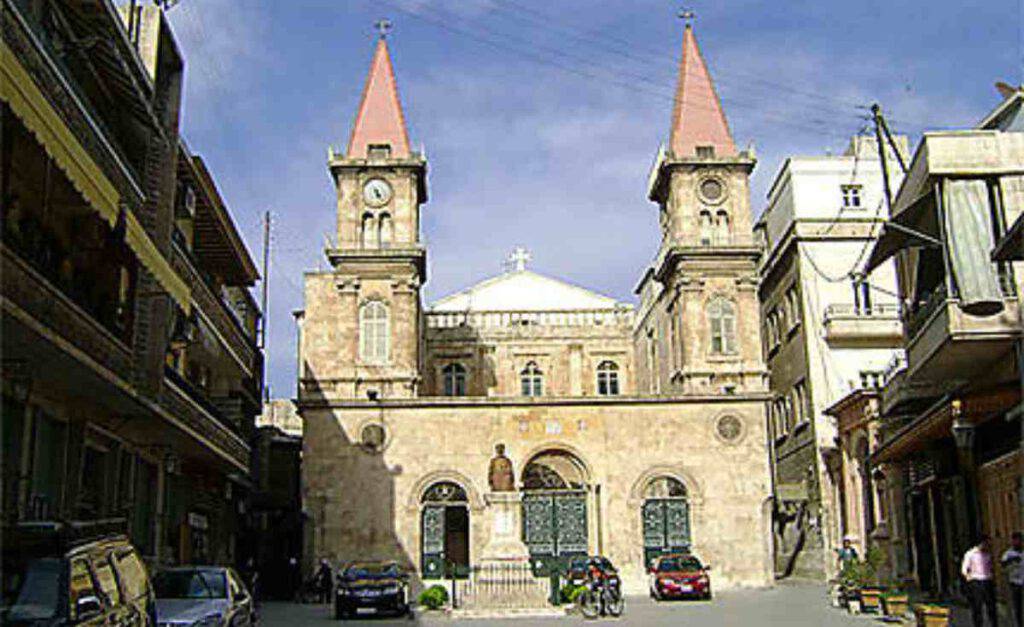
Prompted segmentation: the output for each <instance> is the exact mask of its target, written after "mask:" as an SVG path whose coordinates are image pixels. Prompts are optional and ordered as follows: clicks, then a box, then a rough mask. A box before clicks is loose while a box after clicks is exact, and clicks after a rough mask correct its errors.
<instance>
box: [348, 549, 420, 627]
mask: <svg viewBox="0 0 1024 627" xmlns="http://www.w3.org/2000/svg"><path fill="white" fill-rule="evenodd" d="M383 613H389V614H397V615H402V614H410V615H411V613H412V606H411V605H410V604H409V576H408V574H406V573H405V572H404V571H403V570H402V568H401V567H400V566H399V565H398V564H397V563H396V562H390V561H376V562H354V563H352V564H349V565H348V566H346V567H345V569H344V570H342V571H341V573H340V574H339V575H338V578H337V585H336V586H335V588H334V617H335V618H337V619H339V620H344V619H346V618H350V617H352V616H355V615H363V614H383Z"/></svg>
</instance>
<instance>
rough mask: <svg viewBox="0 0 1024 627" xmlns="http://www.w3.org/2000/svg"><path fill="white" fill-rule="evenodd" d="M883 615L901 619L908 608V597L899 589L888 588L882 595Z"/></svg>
mask: <svg viewBox="0 0 1024 627" xmlns="http://www.w3.org/2000/svg"><path fill="white" fill-rule="evenodd" d="M882 602H883V603H884V606H885V615H886V616H888V617H889V618H902V617H903V616H905V615H906V613H907V610H908V609H909V608H910V597H909V596H908V595H907V593H906V592H904V591H902V590H900V589H899V588H889V589H888V590H886V591H885V593H884V594H883V595H882Z"/></svg>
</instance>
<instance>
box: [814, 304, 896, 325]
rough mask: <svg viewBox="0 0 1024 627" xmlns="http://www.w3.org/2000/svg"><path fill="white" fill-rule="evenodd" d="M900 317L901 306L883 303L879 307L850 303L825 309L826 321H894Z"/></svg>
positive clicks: (829, 306)
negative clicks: (851, 319) (870, 319)
mask: <svg viewBox="0 0 1024 627" xmlns="http://www.w3.org/2000/svg"><path fill="white" fill-rule="evenodd" d="M899 315H900V306H899V305H896V304H890V303H883V304H879V305H867V306H865V305H854V304H850V303H833V304H831V305H828V306H827V307H825V321H826V322H828V321H829V320H834V319H836V318H887V319H893V318H897V317H899Z"/></svg>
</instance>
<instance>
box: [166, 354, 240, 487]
mask: <svg viewBox="0 0 1024 627" xmlns="http://www.w3.org/2000/svg"><path fill="white" fill-rule="evenodd" d="M160 405H161V406H162V407H163V408H164V409H166V410H167V411H168V412H169V413H170V414H171V415H172V416H174V418H175V419H177V420H179V421H181V422H182V423H184V424H185V426H187V427H188V428H189V429H190V430H191V431H193V432H194V433H196V434H197V435H199V436H200V437H202V438H204V439H205V440H207V441H208V442H209V443H210V444H211V445H212V446H214V447H215V448H217V449H219V451H220V452H221V453H223V454H225V455H227V456H228V457H230V458H231V459H232V460H234V461H235V462H236V464H238V465H239V466H240V467H247V466H248V463H249V445H248V444H247V440H246V439H245V434H246V432H247V430H246V429H243V428H241V425H237V424H235V422H234V420H233V417H229V416H226V415H225V414H224V413H223V412H221V410H220V409H219V408H218V407H217V405H216V403H215V402H213V401H211V400H210V399H209V398H208V397H207V396H206V393H205V392H204V391H202V390H201V389H200V388H198V387H197V386H195V385H193V384H192V383H191V382H190V381H188V380H187V379H186V378H185V377H183V376H181V375H180V374H179V373H178V372H177V371H175V370H174V369H173V368H164V385H163V387H162V388H161V391H160Z"/></svg>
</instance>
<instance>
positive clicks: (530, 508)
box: [522, 449, 589, 574]
mask: <svg viewBox="0 0 1024 627" xmlns="http://www.w3.org/2000/svg"><path fill="white" fill-rule="evenodd" d="M522 486H523V542H524V543H525V544H526V546H527V548H528V549H529V551H530V558H531V560H530V561H531V562H532V564H533V567H534V571H535V572H537V573H538V574H547V573H550V572H553V571H557V572H561V571H562V570H564V568H565V567H566V565H567V563H568V561H569V558H571V557H573V556H579V555H586V554H587V548H588V545H589V543H588V540H589V536H588V532H587V529H588V528H587V471H586V467H585V466H584V465H583V463H582V462H581V461H580V460H579V458H577V457H576V456H575V455H573V454H572V453H569V452H567V451H563V450H558V449H552V450H547V451H542V452H540V453H538V454H537V455H535V456H534V457H533V458H531V459H530V461H528V462H527V463H526V465H525V466H524V467H523V475H522Z"/></svg>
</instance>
